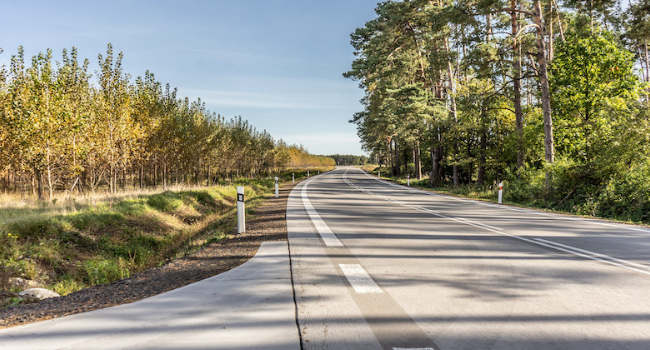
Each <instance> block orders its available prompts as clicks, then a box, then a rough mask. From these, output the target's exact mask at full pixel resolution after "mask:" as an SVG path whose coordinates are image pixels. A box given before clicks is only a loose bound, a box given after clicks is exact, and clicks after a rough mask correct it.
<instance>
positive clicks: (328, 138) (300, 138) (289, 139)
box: [282, 132, 360, 146]
mask: <svg viewBox="0 0 650 350" xmlns="http://www.w3.org/2000/svg"><path fill="white" fill-rule="evenodd" d="M282 140H284V142H286V143H288V144H301V143H303V144H304V143H305V141H308V142H309V143H310V144H325V143H328V144H339V145H340V144H359V142H360V140H359V137H358V136H357V135H356V134H355V133H349V132H319V133H312V134H300V135H288V136H283V137H282ZM305 146H307V145H305Z"/></svg>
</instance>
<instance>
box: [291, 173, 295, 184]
mask: <svg viewBox="0 0 650 350" xmlns="http://www.w3.org/2000/svg"><path fill="white" fill-rule="evenodd" d="M291 183H294V184H295V183H296V178H295V177H294V176H293V173H291Z"/></svg>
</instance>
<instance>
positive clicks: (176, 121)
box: [0, 44, 320, 199]
mask: <svg viewBox="0 0 650 350" xmlns="http://www.w3.org/2000/svg"><path fill="white" fill-rule="evenodd" d="M122 57H123V54H122V53H119V54H117V55H115V54H114V52H113V48H112V46H111V45H110V44H109V45H108V48H107V51H106V54H104V55H102V54H100V55H99V56H98V62H99V70H98V71H97V72H96V75H95V76H94V77H91V74H90V73H89V65H90V64H89V61H88V60H87V59H86V60H84V61H83V62H82V61H80V59H79V58H78V54H77V50H76V48H72V49H71V51H70V52H67V51H66V50H64V51H63V57H62V61H61V62H54V61H53V58H52V52H51V51H50V50H48V51H47V52H45V53H40V54H38V55H37V56H34V57H33V58H32V60H31V64H30V65H29V66H28V65H27V64H26V63H25V59H24V52H23V49H22V47H21V48H19V49H18V53H17V54H16V55H13V56H12V57H11V65H10V67H0V190H2V191H5V192H7V191H9V192H13V191H20V192H22V193H33V194H36V195H37V196H38V197H39V198H41V199H43V198H45V197H46V196H48V197H49V198H52V196H53V194H54V192H55V191H61V190H63V191H67V193H68V194H69V193H72V192H73V190H77V191H80V192H86V191H93V192H94V191H96V190H97V189H98V188H107V189H108V190H110V192H112V193H115V192H116V191H118V190H121V189H124V188H126V187H127V186H128V187H130V186H133V187H139V188H143V187H146V186H162V187H163V188H166V187H167V186H168V185H169V184H170V183H171V182H173V183H195V184H198V183H206V184H210V183H214V182H216V181H218V180H219V179H222V178H224V177H228V176H230V177H232V176H255V175H259V174H265V173H268V172H271V171H274V170H277V169H278V168H282V167H285V166H287V165H288V164H289V163H290V161H291V160H292V159H294V158H299V157H302V158H305V157H308V156H309V155H308V154H307V151H306V150H305V149H304V148H301V147H297V146H288V145H286V144H285V143H284V142H282V141H275V140H274V139H273V137H271V135H269V134H268V133H267V132H266V131H262V132H260V131H257V130H256V129H255V128H254V127H253V126H252V125H250V124H249V123H248V122H247V121H246V120H243V119H242V118H241V117H238V118H235V119H232V120H225V119H224V118H222V117H221V116H219V115H216V114H214V113H211V112H210V111H208V110H207V109H206V107H205V105H204V103H203V102H201V100H200V99H198V100H196V101H190V100H189V99H188V98H181V97H179V96H177V91H176V89H173V90H172V89H170V87H169V84H167V85H166V86H163V85H162V84H161V83H160V82H158V81H157V80H156V79H155V77H154V75H153V74H152V73H150V72H148V71H147V72H146V73H145V74H144V76H143V77H137V78H136V79H135V81H134V82H132V81H131V77H130V76H129V75H128V74H126V73H125V72H124V71H123V68H122ZM300 165H302V166H305V165H320V163H319V164H310V163H309V162H308V161H305V162H302V163H301V164H300Z"/></svg>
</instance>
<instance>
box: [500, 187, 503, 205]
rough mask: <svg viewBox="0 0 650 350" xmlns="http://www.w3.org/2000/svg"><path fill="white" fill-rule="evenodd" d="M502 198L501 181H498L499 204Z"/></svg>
mask: <svg viewBox="0 0 650 350" xmlns="http://www.w3.org/2000/svg"><path fill="white" fill-rule="evenodd" d="M502 199H503V182H499V204H501V200H502Z"/></svg>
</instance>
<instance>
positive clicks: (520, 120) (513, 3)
mask: <svg viewBox="0 0 650 350" xmlns="http://www.w3.org/2000/svg"><path fill="white" fill-rule="evenodd" d="M510 7H511V9H512V11H511V12H510V24H511V27H512V36H513V44H512V56H513V59H512V61H513V68H514V71H515V72H514V73H515V74H514V75H515V76H514V82H513V85H514V105H515V106H514V107H515V129H516V134H517V169H518V170H519V172H521V171H522V170H523V169H524V164H525V158H524V157H525V150H524V113H523V111H522V109H521V45H520V44H519V40H518V39H517V38H516V37H515V36H516V35H517V33H519V22H518V21H517V13H516V12H515V11H514V10H515V9H516V8H517V0H510Z"/></svg>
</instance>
